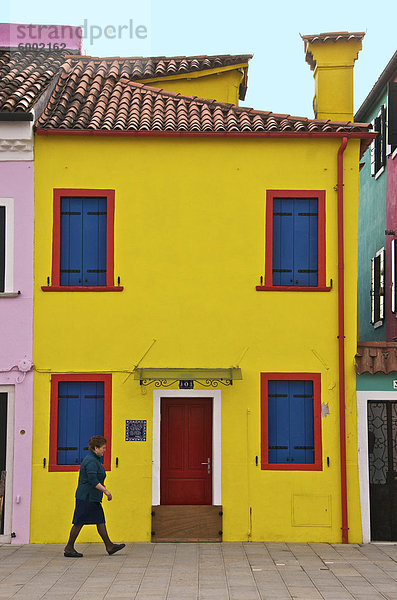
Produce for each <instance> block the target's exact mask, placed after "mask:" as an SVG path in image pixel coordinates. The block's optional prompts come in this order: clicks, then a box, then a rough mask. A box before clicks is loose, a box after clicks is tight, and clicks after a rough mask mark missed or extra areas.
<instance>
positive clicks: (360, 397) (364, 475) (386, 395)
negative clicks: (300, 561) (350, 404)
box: [357, 391, 397, 544]
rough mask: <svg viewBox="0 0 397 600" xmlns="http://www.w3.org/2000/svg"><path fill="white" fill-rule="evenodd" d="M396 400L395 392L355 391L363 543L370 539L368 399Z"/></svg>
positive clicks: (396, 394)
mask: <svg viewBox="0 0 397 600" xmlns="http://www.w3.org/2000/svg"><path fill="white" fill-rule="evenodd" d="M369 400H375V401H384V402H387V401H388V400H394V401H397V392H371V391H362V392H357V441H358V475H359V482H360V502H361V523H362V534H363V544H369V542H370V541H371V518H370V501H369V472H368V465H369V462H368V461H369V456H368V401H369Z"/></svg>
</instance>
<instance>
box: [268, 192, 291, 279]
mask: <svg viewBox="0 0 397 600" xmlns="http://www.w3.org/2000/svg"><path fill="white" fill-rule="evenodd" d="M293 224H294V221H293V200H291V199H289V198H286V199H284V198H274V199H273V285H293Z"/></svg>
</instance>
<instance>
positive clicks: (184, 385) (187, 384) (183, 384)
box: [179, 379, 193, 390]
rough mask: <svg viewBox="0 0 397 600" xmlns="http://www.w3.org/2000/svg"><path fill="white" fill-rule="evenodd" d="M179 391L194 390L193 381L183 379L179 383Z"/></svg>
mask: <svg viewBox="0 0 397 600" xmlns="http://www.w3.org/2000/svg"><path fill="white" fill-rule="evenodd" d="M179 389H180V390H192V389H193V381H192V380H191V379H181V380H180V381H179Z"/></svg>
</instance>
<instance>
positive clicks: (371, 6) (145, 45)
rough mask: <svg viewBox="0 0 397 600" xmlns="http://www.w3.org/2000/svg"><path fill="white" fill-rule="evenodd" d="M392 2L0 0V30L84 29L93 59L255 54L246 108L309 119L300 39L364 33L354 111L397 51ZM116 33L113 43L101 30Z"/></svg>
mask: <svg viewBox="0 0 397 600" xmlns="http://www.w3.org/2000/svg"><path fill="white" fill-rule="evenodd" d="M396 18H397V2H396V0H383V1H382V3H379V5H377V4H376V3H374V2H373V1H371V2H369V1H368V0H361V2H356V1H355V2H353V1H352V0H329V1H328V2H327V1H325V0H317V2H315V3H314V2H313V3H307V2H299V1H298V0H282V2H277V1H273V2H270V1H269V0H245V2H243V1H241V0H239V1H238V2H233V1H227V0H200V1H199V2H192V1H191V2H189V1H188V0H168V1H167V0H112V1H111V2H109V1H107V2H104V1H103V0H67V2H49V1H48V0H35V2H32V0H0V22H3V23H7V22H11V23H26V24H30V23H40V24H57V25H80V26H83V32H84V34H83V35H84V40H83V45H84V49H85V53H86V54H87V55H92V56H159V55H164V56H181V55H202V54H209V55H211V54H242V53H247V54H254V58H253V59H252V60H251V62H250V67H249V72H248V73H249V75H248V92H247V96H246V99H245V101H244V102H242V103H241V104H242V105H244V106H252V107H254V108H256V109H260V110H269V111H272V112H275V113H283V114H284V113H286V114H291V115H297V116H306V117H313V109H312V99H313V94H314V80H313V73H312V71H311V70H310V67H309V65H308V64H307V63H306V62H305V56H304V48H303V41H302V40H301V38H300V34H302V35H304V34H314V33H320V32H328V31H364V32H366V35H365V38H364V41H363V49H362V51H361V53H360V54H359V58H358V61H357V62H356V66H355V70H354V78H355V98H354V105H355V111H356V110H357V109H358V108H359V106H360V105H361V103H362V102H363V100H364V99H365V98H366V96H367V94H368V93H369V91H370V90H371V88H372V86H373V84H374V83H375V81H376V80H377V78H378V77H379V75H380V74H381V72H382V70H383V69H384V68H385V66H386V65H387V63H388V61H389V60H390V58H391V57H392V56H393V54H394V52H395V51H396V47H397V43H396V42H397V33H396V32H397V27H396ZM108 25H112V26H113V27H115V28H116V30H118V28H119V27H121V26H123V25H126V26H127V27H124V28H123V29H122V30H121V34H120V36H118V37H117V38H116V39H109V38H107V37H106V35H105V30H106V26H108Z"/></svg>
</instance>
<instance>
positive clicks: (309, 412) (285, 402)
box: [261, 373, 321, 470]
mask: <svg viewBox="0 0 397 600" xmlns="http://www.w3.org/2000/svg"><path fill="white" fill-rule="evenodd" d="M277 375H278V377H279V378H277ZM261 383H262V467H263V468H281V469H294V468H298V469H311V470H319V469H321V418H320V376H319V375H318V374H284V373H283V374H277V373H273V374H266V373H262V381H261Z"/></svg>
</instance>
